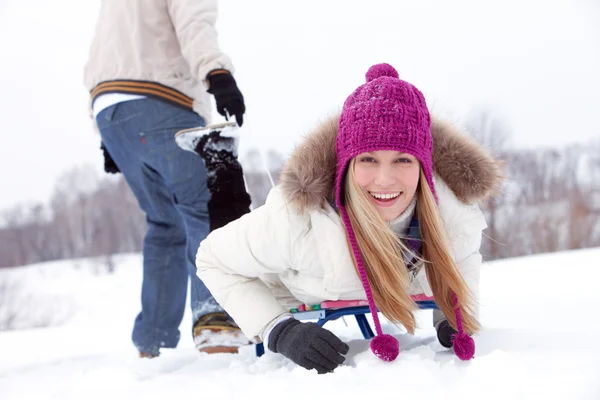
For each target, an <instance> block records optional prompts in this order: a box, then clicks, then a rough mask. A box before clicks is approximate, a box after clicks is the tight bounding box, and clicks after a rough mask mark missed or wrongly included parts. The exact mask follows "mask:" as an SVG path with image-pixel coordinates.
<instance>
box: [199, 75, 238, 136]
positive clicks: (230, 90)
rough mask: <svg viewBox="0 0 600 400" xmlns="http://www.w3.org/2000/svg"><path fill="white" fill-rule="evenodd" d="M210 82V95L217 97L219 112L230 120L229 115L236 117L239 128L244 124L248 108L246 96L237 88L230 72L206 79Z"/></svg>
mask: <svg viewBox="0 0 600 400" xmlns="http://www.w3.org/2000/svg"><path fill="white" fill-rule="evenodd" d="M206 80H207V81H208V86H209V88H208V93H211V94H212V95H213V96H215V101H216V102H217V111H218V112H219V114H221V115H222V116H224V117H225V119H226V120H229V118H228V117H227V113H229V115H235V121H236V122H237V124H238V125H239V126H242V124H243V123H244V117H243V116H244V113H245V112H246V106H245V105H244V96H242V92H240V89H238V87H237V83H235V79H234V78H233V75H231V74H230V73H229V72H223V73H216V74H212V75H208V77H206Z"/></svg>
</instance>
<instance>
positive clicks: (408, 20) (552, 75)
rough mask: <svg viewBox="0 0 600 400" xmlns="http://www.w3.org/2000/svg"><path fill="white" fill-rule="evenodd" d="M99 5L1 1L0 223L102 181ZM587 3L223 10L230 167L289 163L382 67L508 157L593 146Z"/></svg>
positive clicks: (596, 61)
mask: <svg viewBox="0 0 600 400" xmlns="http://www.w3.org/2000/svg"><path fill="white" fill-rule="evenodd" d="M99 4H100V2H99V0H96V1H81V0H63V1H62V2H47V1H42V0H30V1H27V2H24V1H21V0H0V54H1V62H0V72H1V73H0V110H1V111H0V127H1V129H2V131H1V132H0V171H2V172H1V173H0V188H2V189H1V190H2V196H0V210H1V209H5V208H7V207H9V206H12V205H14V204H16V203H19V202H23V201H46V200H48V198H49V196H50V194H51V192H52V189H53V186H54V184H55V181H56V179H57V178H58V177H59V176H60V175H61V174H62V173H64V172H65V171H67V170H69V169H70V168H72V167H73V166H75V165H82V164H85V163H91V164H92V165H94V167H95V168H96V170H97V171H98V173H99V174H100V173H101V171H102V157H101V153H100V151H99V149H98V146H99V137H97V136H96V135H95V134H94V133H93V131H92V128H91V124H90V121H89V120H88V116H87V92H86V90H85V88H84V87H83V83H82V80H83V78H82V75H83V66H84V64H85V62H86V59H87V52H88V46H89V44H90V40H91V36H92V32H93V28H94V23H95V16H96V12H97V10H98V9H99ZM599 26H600V4H598V2H596V1H594V0H552V1H541V0H506V1H501V2H500V1H495V2H483V1H474V0H453V1H444V0H429V1H426V0H418V1H417V0H412V1H393V2H392V1H383V0H370V1H364V0H362V1H354V0H345V1H344V0H327V1H323V0H305V1H303V2H284V1H276V0H254V1H244V0H223V1H221V2H220V16H219V23H218V28H219V32H220V39H221V45H222V48H223V50H225V51H226V52H227V53H228V54H229V55H230V56H231V58H232V59H233V62H234V64H235V66H236V69H237V71H236V78H237V80H238V83H239V85H240V87H241V89H242V91H243V93H244V96H245V97H246V101H247V114H246V116H245V119H244V120H245V124H244V129H243V131H242V142H241V146H242V148H241V149H240V151H241V153H242V154H244V152H245V151H246V150H247V149H248V148H250V147H257V146H258V147H260V148H262V149H263V150H266V149H268V148H275V149H277V150H279V151H281V152H283V153H288V152H289V151H290V150H291V149H292V147H293V145H294V144H295V143H297V142H298V141H299V140H300V139H301V135H302V134H304V133H306V131H307V130H309V129H310V128H311V127H312V126H313V125H314V124H315V123H316V122H317V121H319V120H320V119H322V118H324V117H325V116H326V115H328V114H329V113H331V112H334V111H335V110H337V109H338V108H339V107H341V104H342V102H343V101H344V99H345V97H346V96H347V95H348V94H349V93H350V92H351V91H352V90H353V89H354V88H355V87H356V86H358V85H359V84H361V83H363V81H364V74H365V72H366V70H367V69H368V67H369V66H370V65H372V64H375V63H379V62H388V63H390V64H392V65H394V66H395V67H396V69H397V70H398V71H399V73H400V77H401V78H403V79H406V80H408V81H410V82H412V83H413V84H415V85H416V86H417V87H419V88H420V89H421V90H422V91H423V92H424V93H425V95H426V97H427V100H428V102H429V106H430V108H431V109H432V111H433V112H434V113H435V114H439V115H442V116H445V117H449V118H451V119H452V120H454V121H456V122H457V123H462V122H463V121H464V117H465V116H466V115H467V114H468V112H469V111H471V110H473V109H476V108H481V107H487V108H489V109H491V110H492V111H494V113H495V114H496V115H497V117H499V118H502V119H504V120H505V122H506V124H507V125H509V126H510V127H511V128H512V130H513V144H515V145H516V146H527V147H531V146H539V145H541V146H561V145H565V144H569V143H575V142H577V143H585V142H587V141H589V140H591V139H592V138H598V137H600V119H599V118H598V117H596V115H595V114H596V113H597V112H598V110H599V109H600V77H599V75H598V72H597V71H600V28H599Z"/></svg>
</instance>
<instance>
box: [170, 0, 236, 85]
mask: <svg viewBox="0 0 600 400" xmlns="http://www.w3.org/2000/svg"><path fill="white" fill-rule="evenodd" d="M167 6H168V10H169V14H170V15H171V20H172V21H173V26H174V28H175V32H176V34H177V39H178V40H179V45H180V46H181V53H182V54H183V56H184V57H185V59H186V60H187V62H188V64H189V65H190V69H191V71H192V72H193V73H195V74H196V77H197V79H198V80H199V81H201V82H202V81H204V79H206V75H207V74H208V73H209V72H210V71H212V70H215V69H226V70H228V71H230V72H233V66H232V64H231V60H230V59H229V57H228V56H227V55H226V54H225V53H223V52H222V51H221V50H220V48H219V43H218V40H217V36H218V35H217V30H216V28H215V23H216V20H217V12H218V10H217V1H216V0H167Z"/></svg>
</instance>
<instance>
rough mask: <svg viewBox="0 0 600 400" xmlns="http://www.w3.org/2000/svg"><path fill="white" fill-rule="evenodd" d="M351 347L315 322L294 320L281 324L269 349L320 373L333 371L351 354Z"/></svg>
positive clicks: (271, 335)
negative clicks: (349, 351)
mask: <svg viewBox="0 0 600 400" xmlns="http://www.w3.org/2000/svg"><path fill="white" fill-rule="evenodd" d="M348 349H349V348H348V345H347V344H346V343H344V342H342V341H341V340H340V339H339V338H338V337H337V336H335V335H334V334H333V333H331V332H330V331H328V330H327V329H325V328H322V327H320V326H319V325H317V324H315V323H314V322H306V323H302V322H300V321H298V320H297V319H294V318H290V319H287V320H285V321H283V322H280V323H279V324H277V325H276V326H275V328H273V330H272V331H271V334H270V335H269V350H271V351H273V352H275V353H280V354H283V355H284V356H286V357H287V358H289V359H290V360H292V361H293V362H295V363H296V364H298V365H300V366H301V367H304V368H306V369H316V370H317V372H318V373H319V374H324V373H327V372H332V371H333V370H334V369H335V368H336V367H337V366H338V365H340V364H342V363H343V362H344V360H345V358H344V357H343V356H342V355H346V354H347V353H348Z"/></svg>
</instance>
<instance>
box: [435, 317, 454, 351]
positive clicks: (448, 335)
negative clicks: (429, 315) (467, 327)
mask: <svg viewBox="0 0 600 400" xmlns="http://www.w3.org/2000/svg"><path fill="white" fill-rule="evenodd" d="M456 333H457V332H456V330H455V329H454V328H453V327H452V326H451V325H450V323H449V322H448V321H446V320H443V321H442V322H440V324H439V325H438V328H437V337H438V340H439V342H440V344H441V345H442V346H444V347H446V348H448V349H449V348H450V347H452V337H453V336H454V335H456Z"/></svg>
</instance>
